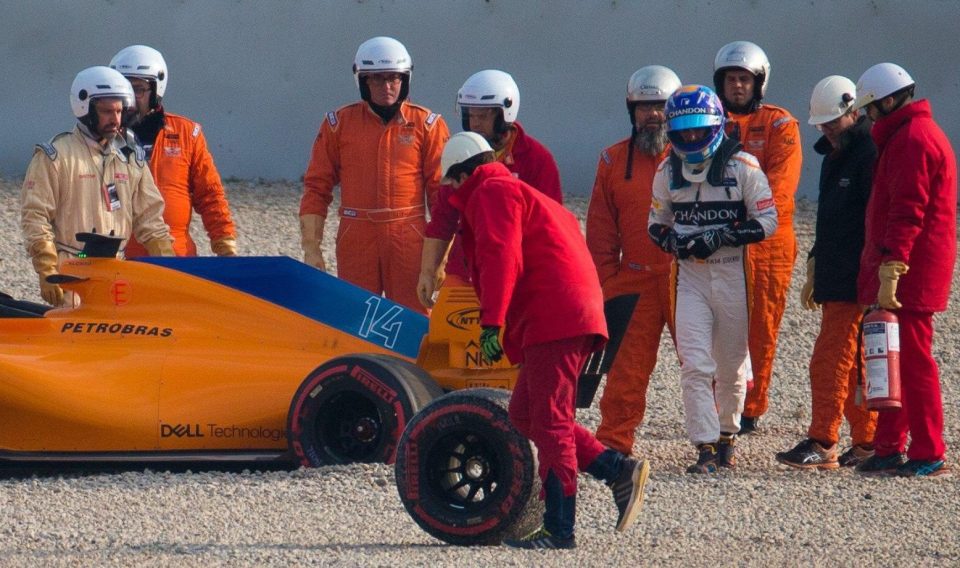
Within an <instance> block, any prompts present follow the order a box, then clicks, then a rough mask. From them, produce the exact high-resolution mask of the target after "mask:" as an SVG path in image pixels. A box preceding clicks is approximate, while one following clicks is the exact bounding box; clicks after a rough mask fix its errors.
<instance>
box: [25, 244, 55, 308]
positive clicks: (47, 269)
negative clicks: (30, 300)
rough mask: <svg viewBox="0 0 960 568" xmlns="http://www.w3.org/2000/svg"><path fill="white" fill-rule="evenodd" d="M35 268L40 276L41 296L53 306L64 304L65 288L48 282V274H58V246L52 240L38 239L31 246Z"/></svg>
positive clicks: (31, 255)
mask: <svg viewBox="0 0 960 568" xmlns="http://www.w3.org/2000/svg"><path fill="white" fill-rule="evenodd" d="M30 258H31V260H32V261H33V269H34V270H36V271H37V276H39V278H40V297H42V298H43V301H44V302H46V303H48V304H50V305H51V306H60V305H62V304H63V288H61V287H60V286H59V285H57V284H52V283H50V282H47V276H53V275H54V274H57V262H58V258H57V247H56V245H54V244H53V242H52V241H37V242H35V243H33V244H32V245H31V246H30Z"/></svg>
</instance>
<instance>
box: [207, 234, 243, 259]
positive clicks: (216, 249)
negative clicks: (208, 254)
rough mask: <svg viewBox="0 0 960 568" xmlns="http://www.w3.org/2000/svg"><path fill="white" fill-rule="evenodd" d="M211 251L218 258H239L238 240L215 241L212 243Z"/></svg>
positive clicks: (224, 238)
mask: <svg viewBox="0 0 960 568" xmlns="http://www.w3.org/2000/svg"><path fill="white" fill-rule="evenodd" d="M210 250H212V251H213V254H215V255H217V256H237V239H236V238H234V237H221V238H219V239H217V240H215V241H210Z"/></svg>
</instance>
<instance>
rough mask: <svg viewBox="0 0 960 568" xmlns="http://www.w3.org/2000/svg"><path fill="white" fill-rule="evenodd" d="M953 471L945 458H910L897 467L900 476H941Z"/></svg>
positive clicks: (897, 473)
mask: <svg viewBox="0 0 960 568" xmlns="http://www.w3.org/2000/svg"><path fill="white" fill-rule="evenodd" d="M951 473H953V472H952V471H951V469H950V466H949V465H947V462H945V461H944V460H908V461H907V463H905V464H903V465H901V466H900V467H898V468H897V471H896V472H895V473H894V475H897V476H898V477H940V476H941V475H943V476H949V475H950V474H951Z"/></svg>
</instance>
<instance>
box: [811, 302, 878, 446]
mask: <svg viewBox="0 0 960 568" xmlns="http://www.w3.org/2000/svg"><path fill="white" fill-rule="evenodd" d="M861 315H862V312H861V310H860V305H859V304H857V303H856V302H824V303H823V319H822V320H821V322H820V334H819V335H817V342H816V343H815V344H814V346H813V356H812V357H811V358H810V394H811V397H810V398H811V400H810V402H811V405H812V410H813V418H812V420H811V421H810V429H809V430H808V431H807V435H808V436H809V437H811V438H813V439H814V440H818V441H820V442H826V443H828V444H831V445H832V444H836V443H837V442H838V441H839V440H840V424H841V423H842V422H843V418H844V416H846V418H847V421H848V422H849V423H850V436H851V437H852V438H853V443H854V445H860V444H871V443H873V435H874V431H875V430H876V428H877V413H876V412H870V411H868V410H867V408H866V403H865V402H863V403H861V404H860V405H858V404H856V393H857V383H858V379H859V372H858V369H857V327H858V325H859V323H860V318H861Z"/></svg>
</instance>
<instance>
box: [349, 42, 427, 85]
mask: <svg viewBox="0 0 960 568" xmlns="http://www.w3.org/2000/svg"><path fill="white" fill-rule="evenodd" d="M365 73H403V75H404V78H403V86H402V87H401V88H400V98H399V100H401V101H402V100H404V99H406V98H407V95H408V94H409V93H410V76H411V75H413V59H411V58H410V54H409V53H407V48H406V47H404V46H403V44H402V43H400V42H399V41H397V40H395V39H393V38H392V37H385V36H378V37H374V38H370V39H368V40H367V41H365V42H363V43H361V44H360V47H359V48H357V55H356V57H354V59H353V78H354V80H356V82H357V87H358V88H359V89H360V96H361V97H362V98H363V100H365V101H369V100H370V90H369V89H368V88H367V85H366V82H365V81H361V80H360V75H363V74H365Z"/></svg>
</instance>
